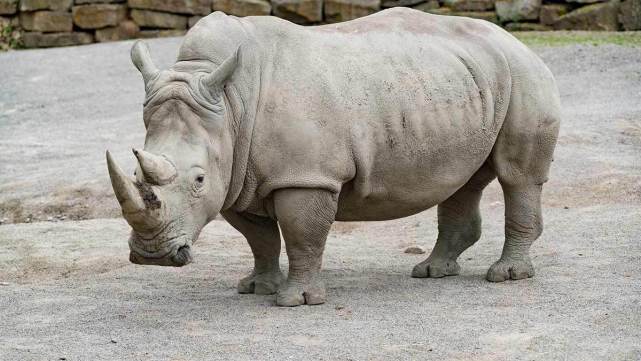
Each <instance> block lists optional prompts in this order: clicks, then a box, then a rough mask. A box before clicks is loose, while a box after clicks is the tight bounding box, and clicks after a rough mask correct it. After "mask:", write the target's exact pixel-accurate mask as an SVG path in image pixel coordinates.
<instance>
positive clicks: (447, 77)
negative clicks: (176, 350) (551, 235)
mask: <svg viewBox="0 0 641 361" xmlns="http://www.w3.org/2000/svg"><path fill="white" fill-rule="evenodd" d="M132 60H133V62H134V64H135V65H136V67H137V68H138V69H139V70H140V72H141V73H142V76H143V78H144V83H145V89H146V100H145V102H144V122H145V126H146V129H147V135H146V139H145V146H144V150H134V153H135V155H136V157H137V158H138V163H139V166H138V168H137V171H136V174H135V180H134V179H131V178H129V177H128V176H126V175H125V174H123V172H122V170H121V169H120V168H119V167H118V166H117V165H116V164H115V162H114V160H113V159H112V157H111V156H110V155H109V153H107V162H108V167H109V174H110V177H111V181H112V185H113V188H114V191H115V194H116V196H117V198H118V200H119V202H120V204H121V206H122V211H123V216H124V218H125V219H126V220H127V221H128V222H129V224H130V225H131V227H132V228H133V230H132V232H131V237H130V240H129V245H130V248H131V253H130V260H131V261H132V262H134V263H139V264H156V265H170V266H182V265H185V264H187V263H189V262H190V261H191V259H192V254H191V246H192V244H193V243H194V242H195V240H196V239H197V238H198V235H199V232H200V230H201V229H202V228H203V227H204V226H205V225H206V224H207V223H208V222H209V221H211V220H212V219H214V218H215V217H216V215H217V214H219V213H220V214H222V215H223V216H224V217H225V219H227V221H229V223H230V224H231V225H232V226H234V227H235V228H236V229H238V230H239V231H240V232H241V233H242V234H243V235H244V236H245V237H246V238H247V240H248V242H249V245H250V247H251V249H252V251H253V253H254V257H255V265H254V269H253V272H252V273H251V274H250V275H249V276H248V277H246V278H244V279H242V280H241V281H240V283H239V285H238V291H239V292H240V293H257V294H271V293H276V292H277V299H276V303H277V304H278V305H281V306H296V305H301V304H304V303H307V304H318V303H323V302H324V301H325V288H324V285H323V282H322V281H321V276H320V270H321V258H322V255H323V249H324V244H325V239H326V237H327V234H328V232H329V230H330V226H331V225H332V222H334V221H335V220H337V221H381V220H389V219H394V218H399V217H405V216H409V215H412V214H416V213H418V212H421V211H423V210H426V209H428V208H430V207H432V206H434V205H438V231H439V234H438V239H437V241H436V245H435V247H434V250H433V251H432V253H431V254H430V256H429V257H428V258H427V259H426V260H425V261H423V262H421V263H419V264H418V265H416V266H415V267H414V270H413V271H412V276H413V277H443V276H449V275H456V274H458V273H459V265H458V264H457V262H456V259H457V257H458V256H459V255H460V254H461V253H462V252H463V251H464V250H465V249H466V248H468V247H470V246H471V245H472V244H474V242H476V241H477V240H478V239H479V237H480V234H481V216H480V214H479V200H480V198H481V193H482V191H483V188H484V187H485V186H486V185H487V184H488V183H489V182H491V181H492V180H493V179H494V178H498V181H499V182H500V184H501V186H502V189H503V193H504V196H505V205H506V207H505V245H504V248H503V253H502V255H501V258H500V259H499V260H498V261H497V262H496V263H494V264H493V265H492V266H491V267H490V268H489V270H488V272H487V279H488V280H489V281H493V282H501V281H504V280H508V279H514V280H516V279H522V278H526V277H532V276H533V275H534V269H533V267H532V263H531V262H530V258H529V255H528V253H529V248H530V245H531V244H532V242H533V241H534V240H535V239H537V238H538V237H539V235H540V234H541V231H542V220H541V188H542V185H543V183H544V182H546V180H547V177H548V170H549V167H550V163H551V162H552V155H553V151H554V147H555V143H556V139H557V135H558V130H559V124H560V117H561V110H560V102H559V94H558V90H557V88H556V85H555V81H554V78H553V77H552V74H551V73H550V71H549V70H548V69H547V67H546V66H545V65H544V64H543V62H542V61H541V60H540V59H539V58H538V57H537V56H536V55H535V54H534V53H533V52H532V51H530V50H529V49H528V48H527V47H526V46H524V45H523V44H522V43H520V42H519V41H518V40H516V39H515V38H514V37H512V36H511V35H510V34H508V33H507V32H505V31H504V30H502V29H501V28H499V27H498V26H495V25H493V24H491V23H488V22H485V21H481V20H474V19H469V18H462V17H448V16H437V15H430V14H426V13H423V12H420V11H416V10H411V9H406V8H395V9H390V10H385V11H381V12H379V13H377V14H374V15H371V16H367V17H364V18H361V19H358V20H353V21H349V22H345V23H341V24H334V25H323V26H314V27H301V26H298V25H295V24H292V23H290V22H287V21H284V20H281V19H278V18H274V17H246V18H237V17H233V16H227V15H225V14H223V13H221V12H216V13H213V14H211V15H209V16H207V17H205V18H203V19H202V20H200V21H199V22H198V24H196V26H195V27H193V28H192V29H191V30H190V31H189V33H188V34H187V35H186V37H185V39H184V43H183V44H182V46H181V48H180V52H179V55H178V60H177V62H176V63H175V64H174V65H173V66H172V67H171V68H170V69H168V70H162V71H160V70H158V69H157V68H156V67H155V66H154V64H153V62H152V60H151V58H150V55H149V52H148V50H147V48H146V46H144V45H143V44H142V43H136V44H135V45H134V47H133V49H132ZM279 225H280V230H281V231H282V233H283V238H284V240H285V245H286V248H287V256H288V258H289V273H288V276H287V279H286V280H285V278H284V277H283V276H282V274H281V271H280V267H279V254H280V232H279Z"/></svg>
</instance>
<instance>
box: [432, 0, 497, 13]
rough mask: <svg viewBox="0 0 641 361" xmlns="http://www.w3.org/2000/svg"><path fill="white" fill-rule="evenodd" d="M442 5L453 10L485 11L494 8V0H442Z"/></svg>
mask: <svg viewBox="0 0 641 361" xmlns="http://www.w3.org/2000/svg"><path fill="white" fill-rule="evenodd" d="M443 5H445V6H447V7H450V8H452V10H454V11H485V10H492V9H494V0H444V1H443Z"/></svg>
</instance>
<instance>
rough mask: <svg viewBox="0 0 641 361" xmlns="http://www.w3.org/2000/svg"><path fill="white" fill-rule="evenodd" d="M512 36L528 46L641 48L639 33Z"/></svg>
mask: <svg viewBox="0 0 641 361" xmlns="http://www.w3.org/2000/svg"><path fill="white" fill-rule="evenodd" d="M512 35H514V36H516V37H517V38H518V39H519V40H521V41H522V42H524V43H525V44H527V45H529V46H565V45H574V44H586V45H594V46H597V45H604V44H616V45H621V46H628V47H641V31H626V32H610V31H516V32H513V33H512Z"/></svg>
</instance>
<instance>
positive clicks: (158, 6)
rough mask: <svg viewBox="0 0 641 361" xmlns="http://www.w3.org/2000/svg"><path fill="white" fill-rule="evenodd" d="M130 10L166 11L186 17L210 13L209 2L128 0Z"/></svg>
mask: <svg viewBox="0 0 641 361" xmlns="http://www.w3.org/2000/svg"><path fill="white" fill-rule="evenodd" d="M127 4H128V5H129V7H130V8H134V9H146V10H157V11H166V12H170V13H178V14H188V15H207V14H209V13H210V12H211V1H210V0H128V1H127Z"/></svg>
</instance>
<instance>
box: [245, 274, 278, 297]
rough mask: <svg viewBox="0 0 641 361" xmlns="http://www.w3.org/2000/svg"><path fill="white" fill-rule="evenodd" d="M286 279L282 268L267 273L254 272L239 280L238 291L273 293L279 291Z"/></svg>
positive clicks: (258, 293)
mask: <svg viewBox="0 0 641 361" xmlns="http://www.w3.org/2000/svg"><path fill="white" fill-rule="evenodd" d="M284 280H285V276H283V274H282V273H281V272H280V270H278V271H273V272H265V273H256V272H252V274H250V275H249V276H247V277H245V278H243V279H241V280H240V281H239V282H238V293H243V294H245V293H254V294H257V295H273V294H274V293H276V292H277V291H278V287H279V286H280V284H281V283H283V281H284Z"/></svg>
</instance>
